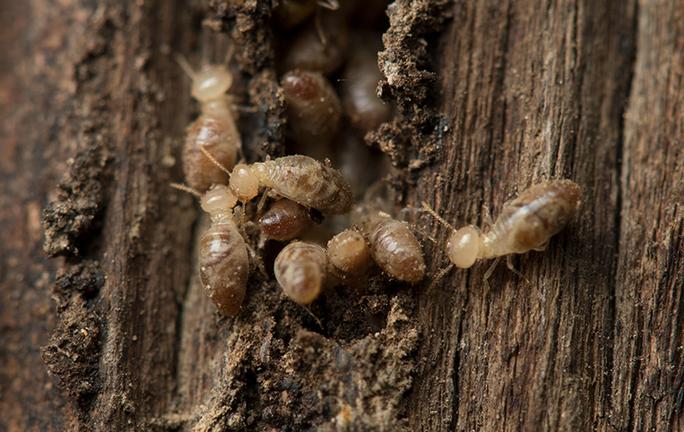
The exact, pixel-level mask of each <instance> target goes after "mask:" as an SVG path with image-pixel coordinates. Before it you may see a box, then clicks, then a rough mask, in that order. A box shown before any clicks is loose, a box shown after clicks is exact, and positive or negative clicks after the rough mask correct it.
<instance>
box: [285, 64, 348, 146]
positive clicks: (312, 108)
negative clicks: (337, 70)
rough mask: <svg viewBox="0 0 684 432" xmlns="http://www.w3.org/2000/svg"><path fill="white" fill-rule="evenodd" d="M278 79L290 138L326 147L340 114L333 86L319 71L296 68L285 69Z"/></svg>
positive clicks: (337, 125)
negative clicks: (285, 105)
mask: <svg viewBox="0 0 684 432" xmlns="http://www.w3.org/2000/svg"><path fill="white" fill-rule="evenodd" d="M280 82H281V87H282V89H283V92H284V94H285V102H286V103H287V121H288V128H289V131H290V134H291V136H292V138H293V139H294V140H295V141H296V142H297V143H298V144H299V145H300V146H302V147H304V148H307V147H325V146H326V145H327V144H329V142H330V140H331V139H332V138H333V136H334V135H335V134H336V133H337V130H338V129H339V126H340V119H341V118H342V105H341V103H340V100H339V98H338V96H337V93H335V89H333V87H332V86H331V85H330V83H329V82H328V80H327V79H326V78H325V77H324V76H323V75H321V74H320V73H319V72H312V71H305V70H299V69H295V70H292V71H289V72H287V73H286V74H285V75H283V77H282V79H281V80H280ZM315 156H317V155H315Z"/></svg>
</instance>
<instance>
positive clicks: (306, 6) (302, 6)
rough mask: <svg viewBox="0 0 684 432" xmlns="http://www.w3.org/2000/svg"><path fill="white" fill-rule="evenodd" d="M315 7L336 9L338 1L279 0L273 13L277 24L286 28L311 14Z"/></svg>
mask: <svg viewBox="0 0 684 432" xmlns="http://www.w3.org/2000/svg"><path fill="white" fill-rule="evenodd" d="M316 7H321V8H324V9H329V10H337V9H338V8H339V2H338V0H281V2H280V3H279V4H278V6H277V7H276V8H275V9H274V11H273V14H274V16H275V19H276V22H277V23H278V25H279V26H280V27H281V28H283V29H286V30H287V29H290V28H292V27H294V26H296V25H297V24H299V23H301V22H302V21H304V20H305V19H307V18H308V17H309V16H311V14H313V12H314V11H315V10H316Z"/></svg>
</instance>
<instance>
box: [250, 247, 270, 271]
mask: <svg viewBox="0 0 684 432" xmlns="http://www.w3.org/2000/svg"><path fill="white" fill-rule="evenodd" d="M245 246H247V251H248V252H249V256H250V257H251V258H252V262H253V263H254V264H255V265H256V267H257V268H258V269H259V272H260V273H261V275H262V276H263V277H268V273H267V272H266V267H264V262H263V261H262V260H261V258H259V255H257V253H256V251H255V250H254V249H252V246H250V245H248V244H247V242H245Z"/></svg>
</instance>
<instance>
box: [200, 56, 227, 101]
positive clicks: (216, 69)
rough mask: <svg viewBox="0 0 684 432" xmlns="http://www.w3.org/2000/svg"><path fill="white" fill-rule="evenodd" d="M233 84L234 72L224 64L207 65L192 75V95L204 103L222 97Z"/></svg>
mask: <svg viewBox="0 0 684 432" xmlns="http://www.w3.org/2000/svg"><path fill="white" fill-rule="evenodd" d="M232 86H233V74H232V73H230V71H229V70H228V68H226V67H225V66H224V65H206V66H204V67H202V69H200V70H199V71H197V72H195V73H194V75H193V76H192V97H194V98H195V99H197V100H198V101H200V102H202V103H206V102H208V101H210V100H213V99H220V98H221V97H223V95H224V94H225V93H226V92H227V91H228V90H230V88H231V87H232Z"/></svg>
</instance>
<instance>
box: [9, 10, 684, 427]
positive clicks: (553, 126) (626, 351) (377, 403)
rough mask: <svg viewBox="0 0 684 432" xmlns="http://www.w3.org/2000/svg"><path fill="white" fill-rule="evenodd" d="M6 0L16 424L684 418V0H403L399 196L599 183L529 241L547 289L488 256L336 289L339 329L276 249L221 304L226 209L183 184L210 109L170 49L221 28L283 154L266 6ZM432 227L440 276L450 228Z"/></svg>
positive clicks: (461, 210) (460, 196) (528, 422)
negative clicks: (198, 119)
mask: <svg viewBox="0 0 684 432" xmlns="http://www.w3.org/2000/svg"><path fill="white" fill-rule="evenodd" d="M5 3H6V4H3V6H2V8H3V9H2V10H3V13H2V14H0V24H2V25H0V43H1V44H2V47H3V48H5V49H4V50H3V51H4V53H5V55H4V58H5V62H3V63H1V64H0V88H1V89H2V91H1V92H0V101H1V102H2V103H0V115H1V116H2V118H3V123H2V126H1V128H2V129H1V132H2V133H1V134H0V149H1V151H2V155H3V157H2V159H1V160H0V176H1V177H2V179H3V188H2V190H1V191H0V204H1V205H0V221H2V222H3V226H4V227H5V229H4V230H3V231H2V233H0V242H1V243H2V244H3V248H2V249H0V292H1V294H2V298H3V300H2V302H1V303H0V332H1V333H0V412H2V413H3V415H2V418H1V419H0V430H8V431H26V430H29V431H30V430H40V431H43V430H48V431H53V430H54V431H61V430H117V431H118V430H121V431H123V430H158V431H171V430H191V429H192V430H207V431H208V430H306V429H307V428H313V427H319V428H321V429H322V430H402V429H405V430H421V431H451V430H492V431H499V430H568V431H571V430H572V431H574V430H594V429H596V430H601V431H611V430H634V431H642V430H643V431H647V430H654V431H655V430H657V431H660V430H681V429H682V428H684V419H683V417H682V416H683V415H684V414H683V413H684V349H683V348H682V347H684V330H683V328H684V240H682V238H683V236H684V165H682V160H684V154H683V153H684V120H683V119H684V83H683V82H682V77H683V76H684V38H682V35H683V34H684V1H681V0H673V1H669V2H666V1H664V0H658V1H655V2H647V1H641V2H639V3H637V2H636V1H635V0H630V1H617V0H614V1H605V2H593V1H588V0H585V1H576V2H572V1H567V2H549V3H546V4H543V5H540V4H538V3H536V2H531V1H504V2H499V1H492V0H486V1H476V0H463V1H456V2H453V3H452V2H447V1H428V0H424V1H423V0H415V1H407V0H397V1H396V2H395V4H394V6H393V8H392V9H391V12H390V24H391V25H390V28H389V30H388V31H387V33H386V35H385V40H384V42H385V50H384V52H383V53H382V54H381V56H380V64H381V65H382V68H383V72H384V74H385V76H386V82H385V83H383V84H382V86H381V91H382V94H383V97H385V98H388V99H390V100H393V101H395V103H396V106H397V116H396V118H395V120H394V121H393V122H391V123H389V124H386V125H384V126H382V127H381V128H380V131H378V132H377V133H374V134H371V135H370V136H369V137H368V138H369V139H370V140H371V141H372V142H375V143H377V144H378V145H379V146H380V147H381V148H382V149H383V150H384V151H385V152H386V153H387V155H388V157H390V158H391V159H392V161H393V162H394V163H395V164H396V165H397V166H398V167H399V171H398V173H397V175H396V176H395V178H394V180H393V181H392V184H393V185H396V186H398V189H399V190H400V191H401V197H400V201H401V202H399V203H398V205H401V206H413V207H418V206H420V203H421V202H422V201H427V202H428V203H430V204H431V205H432V206H433V207H434V208H435V209H436V210H437V211H438V212H439V213H440V214H441V215H442V216H443V217H444V218H445V219H447V220H449V221H450V222H451V223H452V224H454V225H456V226H460V225H463V224H467V223H475V224H478V225H482V224H483V223H484V222H483V220H485V216H484V214H485V210H484V209H483V206H484V205H486V206H488V207H489V209H490V210H491V213H492V215H493V216H494V217H496V215H497V214H498V212H499V211H500V210H501V208H502V207H503V205H504V202H505V201H506V200H508V199H511V198H513V197H514V196H515V195H516V193H517V192H518V191H520V190H522V189H524V188H525V187H527V186H529V185H530V184H532V183H534V182H536V181H539V180H540V179H544V178H558V177H568V178H571V179H573V180H574V181H576V182H577V183H579V184H580V185H581V186H582V187H583V192H584V198H583V205H582V208H581V210H580V213H579V215H578V216H577V217H576V218H575V219H574V220H573V221H572V223H571V224H570V226H568V227H567V229H566V230H565V231H563V232H562V233H561V234H559V235H558V236H556V237H554V238H553V240H552V241H551V244H550V246H549V248H548V249H547V250H546V251H545V252H543V253H530V254H526V255H523V256H520V257H516V258H515V260H514V264H515V266H516V268H517V269H518V270H520V272H522V274H523V275H524V276H525V277H526V278H528V279H529V280H530V283H529V284H528V283H526V282H525V281H524V280H522V279H521V278H520V277H518V276H517V275H516V274H515V273H513V272H510V271H508V270H507V269H506V268H505V266H503V265H500V266H499V267H497V269H496V270H495V271H494V273H493V275H492V278H491V279H490V281H489V287H487V286H486V285H485V284H484V283H483V281H482V276H483V274H484V272H485V271H486V270H487V268H488V266H489V263H481V264H477V265H476V266H475V267H474V268H473V269H472V270H470V271H452V272H450V273H449V274H448V275H447V276H446V277H445V278H444V279H443V280H441V281H440V282H438V283H435V284H431V283H430V280H427V281H426V282H425V283H424V284H423V285H421V286H420V287H417V288H411V287H408V286H404V285H401V284H396V283H391V282H388V281H387V279H385V278H383V277H374V278H373V279H372V280H371V281H370V282H369V283H368V286H367V287H366V291H365V292H363V293H359V292H356V291H353V290H340V289H338V290H331V291H329V292H326V294H325V295H324V296H323V298H322V299H321V300H319V301H317V302H315V303H314V305H313V306H312V308H311V313H313V314H314V315H315V316H316V317H317V318H318V319H319V320H320V322H321V324H320V325H319V324H318V323H317V321H316V319H314V318H313V317H312V316H311V315H310V312H308V311H306V310H304V309H302V308H301V307H298V306H297V305H294V304H293V303H292V302H289V301H288V300H287V299H285V298H284V296H282V294H281V293H280V289H279V288H278V287H277V286H276V285H275V284H274V282H273V279H272V276H269V275H268V274H264V273H262V272H260V271H259V269H257V268H255V269H253V271H252V276H251V279H250V284H249V287H248V292H247V302H246V304H245V306H244V308H243V311H242V312H241V313H240V315H239V316H238V317H237V318H236V319H219V318H218V317H217V315H216V314H215V311H214V308H213V305H212V304H211V302H210V300H208V298H207V297H206V295H205V293H204V292H203V291H202V288H201V287H200V285H199V283H198V278H197V271H196V270H197V268H196V262H195V258H194V257H195V256H196V247H197V244H196V243H197V239H198V234H199V233H200V232H202V230H203V229H205V228H206V220H204V219H203V218H198V216H199V211H198V209H197V207H196V205H195V204H193V198H192V197H191V196H189V195H184V194H183V193H181V192H178V191H175V190H172V189H171V188H170V187H169V186H168V184H169V183H170V182H172V181H178V180H179V179H181V178H182V170H181V167H180V165H179V162H178V161H179V160H180V154H181V143H182V139H183V134H184V128H185V125H186V124H188V122H189V121H190V119H191V118H192V117H193V115H194V114H196V106H195V105H194V104H193V102H192V101H191V99H190V96H189V91H187V90H188V88H189V83H188V81H187V78H186V77H184V76H183V73H182V71H181V70H180V68H179V67H178V66H177V65H176V63H175V62H174V60H173V54H175V53H182V54H184V55H186V56H188V57H189V58H190V60H191V62H194V61H199V57H200V56H198V55H196V53H198V52H203V54H202V57H205V58H206V57H207V56H208V57H210V58H214V59H215V58H220V57H221V55H222V53H223V52H225V43H226V42H225V40H222V39H221V37H220V35H219V36H217V35H215V34H213V32H212V31H211V28H217V29H221V28H223V27H224V26H225V27H226V28H229V29H232V34H233V37H235V39H236V43H237V44H238V49H237V50H236V51H237V54H238V55H237V62H238V64H239V67H240V70H237V69H236V71H235V72H236V77H237V78H238V85H237V88H236V93H237V94H238V95H239V96H241V97H242V98H243V99H244V100H245V101H249V103H251V104H253V105H254V106H256V107H257V110H256V112H255V113H253V114H244V115H242V114H241V118H240V128H241V130H242V131H244V132H243V134H244V141H245V146H246V153H247V157H248V158H249V159H250V160H255V159H261V158H263V157H264V155H265V154H271V155H277V154H280V153H281V152H282V151H283V149H282V146H281V145H280V143H281V142H282V137H283V125H284V120H285V118H284V106H283V101H282V95H281V94H280V93H279V92H278V89H277V85H276V82H275V74H274V72H273V69H272V66H273V48H272V45H271V41H272V35H271V32H270V30H269V27H268V26H267V22H268V19H269V16H270V2H264V1H256V0H247V1H244V2H228V1H225V2H224V1H218V0H216V1H212V2H210V3H211V4H210V8H207V5H206V4H204V2H189V3H188V2H180V1H179V2H162V1H152V2H141V1H133V0H130V1H122V2H115V3H112V4H107V5H98V4H97V3H98V2H90V1H86V0H79V1H75V2H57V3H55V2H47V1H44V0H36V1H34V2H32V3H30V4H28V3H24V2H10V3H8V2H5ZM205 18H212V19H210V20H209V21H206V22H205V24H206V25H205V26H202V24H201V23H202V20H204V19H205ZM206 47H209V48H210V49H208V50H207V49H206ZM41 218H42V219H43V226H42V227H41ZM416 224H417V226H418V227H419V228H420V230H421V231H425V232H426V233H427V234H428V235H429V236H430V237H432V238H434V239H435V240H436V242H437V243H436V244H433V243H432V242H431V241H430V240H428V239H427V237H425V238H424V239H425V241H424V246H425V250H426V262H427V263H429V266H428V267H429V274H430V275H434V274H436V273H437V272H438V271H439V270H440V269H442V268H443V267H444V266H445V265H446V263H447V262H446V257H445V255H444V252H443V249H442V247H441V246H442V245H443V244H444V241H445V238H446V236H447V234H448V230H447V229H445V228H444V227H442V226H440V225H439V224H438V223H437V222H435V221H434V220H433V219H432V218H431V217H430V216H429V215H427V214H420V215H419V217H418V218H417V221H416ZM244 228H245V231H246V234H247V238H248V239H249V240H250V241H251V242H252V244H255V240H256V238H257V234H256V233H257V227H256V226H255V225H254V224H247V225H246V226H245V227H244ZM43 247H45V249H46V250H47V252H49V253H50V254H52V255H58V256H61V257H60V258H55V259H51V258H48V257H47V256H46V255H45V254H44V253H43V251H42V248H43ZM264 253H265V255H266V256H267V257H268V251H265V252H264ZM270 259H271V262H270V265H271V266H272V258H270ZM266 265H267V266H268V265H269V261H268V258H267V259H266Z"/></svg>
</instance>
